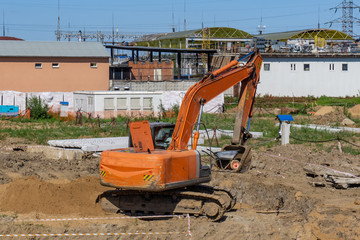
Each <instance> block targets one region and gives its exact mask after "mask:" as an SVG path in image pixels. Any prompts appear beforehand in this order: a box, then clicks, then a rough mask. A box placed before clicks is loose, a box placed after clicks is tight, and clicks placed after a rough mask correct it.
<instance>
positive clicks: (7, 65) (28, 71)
mask: <svg viewBox="0 0 360 240" xmlns="http://www.w3.org/2000/svg"><path fill="white" fill-rule="evenodd" d="M36 63H40V64H42V66H41V68H36V67H35V64H36ZM53 63H58V64H59V67H53V66H52V64H53ZM91 63H96V67H91V66H90V64H91ZM0 74H1V75H0V76H1V81H0V90H12V91H20V92H72V91H81V90H108V89H109V60H108V58H56V57H54V58H41V57H36V58H35V57H28V58H26V57H1V58H0Z"/></svg>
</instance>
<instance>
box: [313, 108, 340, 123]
mask: <svg viewBox="0 0 360 240" xmlns="http://www.w3.org/2000/svg"><path fill="white" fill-rule="evenodd" d="M320 110H321V109H320ZM320 110H319V111H320ZM314 117H315V120H314V121H313V122H314V123H315V124H319V125H336V124H338V123H341V122H342V121H343V120H344V119H346V118H347V117H346V116H345V114H344V113H343V112H342V111H341V110H340V109H338V108H337V109H335V110H334V111H332V112H328V113H325V111H324V114H318V115H317V114H315V116H314Z"/></svg>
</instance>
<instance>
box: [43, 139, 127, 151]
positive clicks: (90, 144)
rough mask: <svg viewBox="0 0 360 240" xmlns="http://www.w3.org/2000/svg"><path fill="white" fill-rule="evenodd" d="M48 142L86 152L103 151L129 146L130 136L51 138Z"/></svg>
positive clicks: (52, 144)
mask: <svg viewBox="0 0 360 240" xmlns="http://www.w3.org/2000/svg"><path fill="white" fill-rule="evenodd" d="M48 144H49V145H50V146H54V147H62V148H78V149H81V150H83V151H86V152H101V151H105V150H111V149H118V148H127V147H128V144H129V137H113V138H86V139H64V140H49V141H48Z"/></svg>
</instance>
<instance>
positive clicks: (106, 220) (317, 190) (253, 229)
mask: <svg viewBox="0 0 360 240" xmlns="http://www.w3.org/2000/svg"><path fill="white" fill-rule="evenodd" d="M338 115H339V114H332V115H326V116H325V117H321V118H315V119H314V120H315V123H316V124H326V125H332V124H331V123H332V122H339V121H341V120H342V119H343V116H341V117H338ZM270 120H271V121H274V123H275V122H276V121H275V120H274V119H273V118H272V119H270V118H269V121H270ZM295 120H296V119H295ZM316 121H317V122H316ZM7 124H8V123H7V122H5V121H2V122H1V126H2V127H4V126H5V125H7ZM9 124H10V125H11V126H13V125H14V124H21V123H11V122H9ZM25 124H31V123H25ZM327 144H328V146H327V148H326V149H328V150H327V151H323V150H319V148H317V147H316V143H313V144H296V145H295V144H290V145H286V146H280V144H279V143H278V144H273V145H271V146H263V147H260V148H256V149H255V150H253V159H252V165H251V168H250V170H249V171H247V172H246V173H242V174H238V173H229V172H218V171H214V172H213V176H212V181H211V182H210V183H209V184H210V185H212V186H216V187H219V188H225V189H231V190H232V192H233V193H234V194H235V195H236V197H237V204H236V206H235V209H234V210H233V211H231V212H227V213H226V214H225V217H224V218H223V219H221V221H220V222H210V221H209V220H207V219H206V218H204V217H194V216H191V217H190V223H189V219H188V218H186V217H172V218H163V219H162V218H159V219H151V220H150V219H138V218H122V217H125V216H124V215H121V214H108V213H105V212H103V211H102V209H101V207H100V206H99V205H96V204H95V200H96V198H97V196H98V195H99V194H100V193H102V192H104V191H106V190H108V189H109V188H106V187H103V186H101V185H100V182H99V168H98V165H99V161H100V158H99V157H93V156H91V155H88V154H85V155H84V156H83V158H82V159H77V160H75V159H72V158H66V157H62V158H58V157H56V158H55V157H53V158H52V157H49V155H46V154H43V153H41V151H32V150H33V149H34V148H38V147H39V146H36V145H33V144H31V145H29V144H26V142H24V140H23V139H17V138H12V137H6V138H3V139H2V140H1V141H0V239H2V238H4V239H11V238H14V237H3V235H7V234H10V235H11V234H89V233H96V234H98V233H124V234H125V233H126V234H128V235H124V236H59V237H57V238H58V239H92V238H94V239H190V238H191V239H209V240H211V239H214V240H215V239H306V240H308V239H309V240H318V239H322V240H329V239H344V240H345V239H346V240H355V239H360V188H359V184H350V185H349V186H347V188H346V189H339V188H336V187H335V186H334V185H333V184H331V183H330V182H329V181H326V177H327V175H329V174H330V175H331V174H334V175H338V176H340V177H341V176H360V156H359V155H352V154H348V153H344V152H340V151H339V148H338V145H337V142H336V141H335V142H330V143H327ZM356 144H359V142H358V141H357V142H356ZM19 146H21V147H20V148H19ZM42 148H43V147H42ZM45 149H46V148H45ZM114 217H116V219H114ZM119 217H120V218H119ZM79 218H81V219H79ZM111 218H112V219H111ZM42 219H58V220H56V221H55V220H47V221H42ZM189 226H190V232H191V236H190V235H189ZM169 232H172V233H173V234H170V233H169ZM129 233H133V234H136V235H129ZM156 233H160V234H156ZM15 238H19V237H15ZM52 238H54V237H51V236H30V235H24V236H23V237H21V239H52Z"/></svg>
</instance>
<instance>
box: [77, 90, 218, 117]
mask: <svg viewBox="0 0 360 240" xmlns="http://www.w3.org/2000/svg"><path fill="white" fill-rule="evenodd" d="M184 95H185V92H184V91H165V92H145V91H142V92H134V91H94V92H93V91H91V92H74V110H75V111H78V110H81V111H83V112H86V113H91V114H92V116H93V117H96V116H97V115H99V116H100V117H101V118H111V117H116V116H118V115H127V116H144V115H151V114H154V115H155V116H158V114H159V113H160V112H161V106H162V108H164V109H165V110H170V109H172V107H173V106H175V105H178V106H180V105H181V101H182V99H183V97H184ZM223 104H224V94H220V95H219V96H217V97H215V98H214V99H212V100H211V101H209V102H208V103H206V104H205V106H204V111H205V112H209V113H215V112H218V111H219V110H220V109H221V107H222V105H223Z"/></svg>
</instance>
